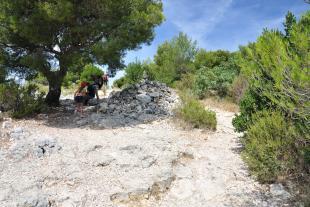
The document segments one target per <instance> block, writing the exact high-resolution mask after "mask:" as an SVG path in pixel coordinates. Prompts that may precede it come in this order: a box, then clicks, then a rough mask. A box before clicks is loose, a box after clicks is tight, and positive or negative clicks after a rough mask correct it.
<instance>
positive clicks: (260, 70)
mask: <svg viewBox="0 0 310 207" xmlns="http://www.w3.org/2000/svg"><path fill="white" fill-rule="evenodd" d="M309 25H310V12H307V13H306V14H305V15H303V16H302V17H301V19H300V21H299V22H297V23H292V26H291V30H290V36H289V37H285V36H284V35H282V34H281V33H280V32H278V31H267V30H265V31H264V32H263V34H262V35H261V36H260V37H259V38H258V40H257V42H256V43H255V44H250V45H249V46H248V47H245V48H241V54H242V59H241V68H242V72H243V74H245V75H246V76H247V79H248V81H249V86H250V88H251V90H252V91H254V92H255V94H256V95H255V96H256V97H255V99H256V100H255V103H263V105H262V106H261V107H260V108H269V107H270V106H271V105H272V106H274V108H277V109H278V110H280V111H282V112H283V113H284V114H286V116H288V117H291V119H292V120H294V123H295V124H297V125H299V127H300V128H301V130H303V131H305V132H306V131H309V125H308V120H309V119H310V114H309V110H308V109H309V107H310V101H309V100H310V94H309V88H310V76H309V73H310V71H309V70H310V67H309V64H308V63H309V58H310V56H309V48H310V46H309V44H310V42H309V36H310V27H309ZM243 103H244V102H242V101H241V104H243ZM249 104H251V103H249ZM242 108H253V106H246V107H243V106H241V114H240V116H243V117H251V114H252V113H254V112H255V110H244V111H243V110H242ZM237 119H238V118H237ZM238 128H239V129H241V128H242V129H247V127H246V126H245V127H237V129H238Z"/></svg>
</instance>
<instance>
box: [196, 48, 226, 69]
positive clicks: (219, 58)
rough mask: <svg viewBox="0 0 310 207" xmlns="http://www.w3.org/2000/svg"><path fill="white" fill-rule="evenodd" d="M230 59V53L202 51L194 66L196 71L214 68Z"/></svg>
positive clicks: (199, 52) (197, 56) (198, 54)
mask: <svg viewBox="0 0 310 207" xmlns="http://www.w3.org/2000/svg"><path fill="white" fill-rule="evenodd" d="M230 57H231V54H230V52H228V51H223V50H217V51H206V50H204V49H200V50H199V51H198V53H197V54H196V56H195V60H194V65H195V68H196V70H199V69H200V68H202V67H206V68H213V67H216V66H219V65H220V64H222V63H223V62H226V61H228V59H229V58H230Z"/></svg>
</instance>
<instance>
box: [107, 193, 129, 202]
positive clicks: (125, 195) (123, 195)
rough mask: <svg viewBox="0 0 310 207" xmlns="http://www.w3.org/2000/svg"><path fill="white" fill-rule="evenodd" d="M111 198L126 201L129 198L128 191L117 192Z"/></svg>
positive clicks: (116, 200)
mask: <svg viewBox="0 0 310 207" xmlns="http://www.w3.org/2000/svg"><path fill="white" fill-rule="evenodd" d="M110 200H111V201H114V202H125V201H128V200H129V195H128V193H115V194H113V195H111V196H110Z"/></svg>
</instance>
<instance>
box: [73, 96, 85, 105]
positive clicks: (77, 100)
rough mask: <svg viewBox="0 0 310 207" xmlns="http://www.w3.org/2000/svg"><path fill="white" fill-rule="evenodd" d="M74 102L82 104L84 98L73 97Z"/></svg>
mask: <svg viewBox="0 0 310 207" xmlns="http://www.w3.org/2000/svg"><path fill="white" fill-rule="evenodd" d="M74 101H75V102H76V103H83V102H84V97H83V96H76V97H74Z"/></svg>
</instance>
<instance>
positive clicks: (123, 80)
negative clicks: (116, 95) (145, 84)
mask: <svg viewBox="0 0 310 207" xmlns="http://www.w3.org/2000/svg"><path fill="white" fill-rule="evenodd" d="M126 84H128V83H127V79H126V77H121V78H119V79H117V80H115V81H114V82H113V86H114V87H116V88H123V87H124V86H125V85H126Z"/></svg>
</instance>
